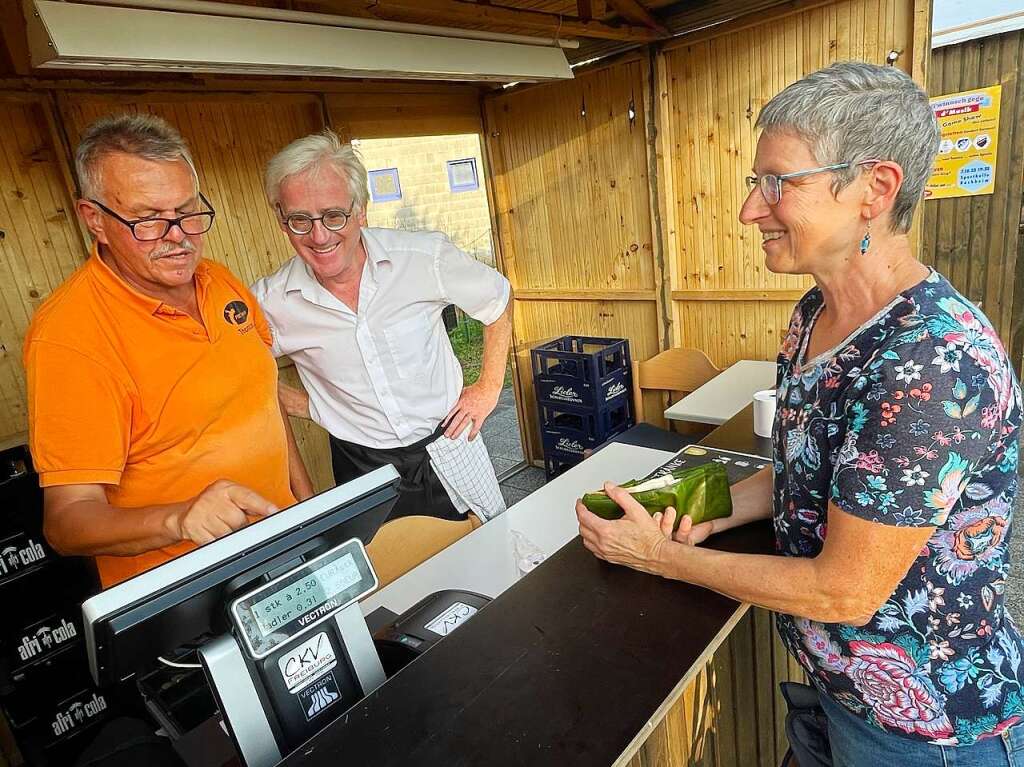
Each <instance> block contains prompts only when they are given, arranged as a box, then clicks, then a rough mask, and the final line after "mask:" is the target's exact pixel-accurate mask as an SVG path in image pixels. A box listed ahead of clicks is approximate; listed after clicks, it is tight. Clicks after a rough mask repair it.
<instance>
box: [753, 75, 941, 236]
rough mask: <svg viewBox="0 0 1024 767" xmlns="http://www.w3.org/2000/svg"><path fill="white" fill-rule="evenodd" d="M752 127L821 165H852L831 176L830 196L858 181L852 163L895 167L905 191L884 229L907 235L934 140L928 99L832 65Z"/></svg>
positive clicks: (909, 84) (787, 92)
mask: <svg viewBox="0 0 1024 767" xmlns="http://www.w3.org/2000/svg"><path fill="white" fill-rule="evenodd" d="M757 127H759V128H762V129H763V130H764V131H765V132H772V131H778V132H789V133H792V134H794V135H796V136H797V137H799V138H801V139H802V140H804V141H806V142H807V144H808V146H809V147H810V150H811V153H812V154H813V155H814V157H815V159H816V160H817V161H818V162H819V163H820V164H821V165H832V164H838V163H846V162H848V163H851V166H850V168H849V169H847V170H843V171H838V172H837V173H836V175H835V179H836V180H835V182H834V183H833V186H832V190H833V193H835V194H838V192H839V190H841V189H842V188H843V187H845V186H846V185H847V184H849V183H851V182H852V181H853V180H854V179H855V178H856V177H857V174H858V172H859V171H860V168H858V167H857V165H856V164H857V163H858V162H863V161H865V160H872V159H874V160H891V161H893V162H895V163H898V164H899V166H900V167H901V168H903V174H904V175H903V186H902V187H901V188H900V190H899V191H898V192H897V194H896V200H895V202H894V203H893V208H892V214H891V220H890V225H891V227H892V231H894V232H907V231H909V230H910V225H911V222H912V220H913V218H914V209H915V208H916V207H917V203H918V202H919V201H920V200H921V197H922V196H923V195H924V187H925V183H926V182H927V181H928V177H929V176H930V175H931V172H932V163H933V161H934V160H935V155H936V154H937V153H938V150H939V138H940V136H939V125H938V122H937V121H936V120H935V114H934V113H933V112H932V108H931V106H930V105H929V103H928V96H927V95H926V94H925V92H924V91H923V90H922V89H921V87H920V86H919V85H918V84H917V83H915V82H914V81H913V80H912V79H910V77H909V76H908V75H906V74H905V73H903V72H901V71H900V70H898V69H896V68H895V67H880V66H877V65H875V64H866V63H863V62H859V61H846V62H841V63H838V64H833V65H832V66H830V67H826V68H825V69H819V70H818V71H817V72H814V73H813V74H810V75H808V76H807V77H805V78H803V79H802V80H798V81H797V82H795V83H793V84H792V85H790V86H788V87H787V88H785V89H784V90H783V91H782V92H781V93H779V94H778V95H776V96H775V97H774V98H773V99H772V100H771V101H769V102H768V103H767V104H766V105H765V107H764V109H762V110H761V114H760V115H759V116H758V118H757Z"/></svg>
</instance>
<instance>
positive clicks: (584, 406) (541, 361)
mask: <svg viewBox="0 0 1024 767" xmlns="http://www.w3.org/2000/svg"><path fill="white" fill-rule="evenodd" d="M530 356H531V361H532V366H533V382H534V389H535V391H536V396H537V402H538V403H539V404H542V405H551V406H561V407H563V408H571V409H576V410H587V411H590V410H601V409H604V408H607V407H611V406H613V405H614V404H615V403H617V402H618V400H619V398H620V397H623V396H625V397H627V398H628V397H629V396H630V394H631V391H632V386H633V376H632V365H631V362H630V356H629V341H627V340H625V339H622V338H596V337H593V336H562V337H561V338H556V339H555V340H554V341H549V342H548V343H545V344H541V345H540V346H537V347H535V348H533V349H531V350H530Z"/></svg>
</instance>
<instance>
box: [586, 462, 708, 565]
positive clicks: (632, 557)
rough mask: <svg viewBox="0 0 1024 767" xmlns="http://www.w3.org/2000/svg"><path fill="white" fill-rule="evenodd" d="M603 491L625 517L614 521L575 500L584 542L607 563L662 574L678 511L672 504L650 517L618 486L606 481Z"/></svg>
mask: <svg viewBox="0 0 1024 767" xmlns="http://www.w3.org/2000/svg"><path fill="white" fill-rule="evenodd" d="M604 491H605V492H606V493H608V497H609V498H611V499H612V500H613V501H615V503H617V504H618V505H619V508H621V509H622V511H623V514H624V516H623V517H622V519H615V520H611V519H602V518H601V517H599V516H597V515H596V514H594V513H592V512H591V511H590V510H589V509H588V508H587V507H586V506H584V505H583V502H582V501H576V518H577V519H578V520H579V523H580V536H581V537H582V538H583V545H584V546H586V547H587V549H589V550H590V551H591V552H593V553H594V554H595V555H596V556H598V557H600V558H601V559H603V560H605V561H606V562H611V563H613V564H616V565H626V566H627V567H632V568H633V569H634V570H642V571H644V572H646V573H653V574H655V575H660V574H661V571H660V565H661V559H660V558H661V556H662V555H663V553H664V551H663V550H664V548H665V547H666V546H667V545H669V544H670V543H671V541H672V526H673V524H674V523H675V519H676V510H675V509H673V508H671V507H669V508H667V509H666V510H665V513H664V514H660V513H659V514H655V515H654V516H651V515H650V514H648V513H647V510H646V509H645V508H644V507H643V506H641V505H640V503H639V502H638V501H637V500H636V499H635V498H634V497H633V496H632V495H630V494H629V493H627V492H626V491H625V490H623V489H622V488H621V487H619V486H618V485H613V484H612V483H611V482H606V483H605V485H604ZM698 527H699V526H698Z"/></svg>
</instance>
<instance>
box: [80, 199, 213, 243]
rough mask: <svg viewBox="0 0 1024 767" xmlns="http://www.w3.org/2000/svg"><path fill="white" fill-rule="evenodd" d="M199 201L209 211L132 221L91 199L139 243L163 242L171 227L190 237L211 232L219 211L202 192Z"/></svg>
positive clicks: (91, 200)
mask: <svg viewBox="0 0 1024 767" xmlns="http://www.w3.org/2000/svg"><path fill="white" fill-rule="evenodd" d="M199 199H200V201H201V202H202V203H203V205H205V206H206V207H207V208H209V210H200V211H196V212H195V213H186V214H184V215H183V216H178V217H177V218H137V219H134V220H131V221H129V220H128V219H126V218H124V217H122V216H120V215H118V214H117V213H115V212H114V211H112V210H111V209H110V208H108V207H107V206H106V205H104V204H103V203H102V202H100V201H99V200H94V199H92V198H90V199H89V202H91V203H92V204H93V205H95V206H96V207H97V208H99V209H100V210H102V211H103V212H104V213H106V214H107V215H108V216H110V217H112V218H115V219H117V220H118V221H120V222H121V223H122V224H124V225H125V226H127V227H128V229H129V230H131V233H132V237H134V238H135V239H136V240H138V241H139V242H153V241H155V240H162V239H163V238H164V237H166V236H167V233H168V232H169V231H171V227H175V226H176V227H178V228H179V229H181V231H182V232H184V233H185V234H188V235H197V234H206V232H208V231H210V228H211V227H212V226H213V219H214V217H215V216H216V215H217V211H215V210H214V209H213V206H212V205H211V204H210V201H209V200H207V199H206V197H204V196H203V193H202V192H200V193H199Z"/></svg>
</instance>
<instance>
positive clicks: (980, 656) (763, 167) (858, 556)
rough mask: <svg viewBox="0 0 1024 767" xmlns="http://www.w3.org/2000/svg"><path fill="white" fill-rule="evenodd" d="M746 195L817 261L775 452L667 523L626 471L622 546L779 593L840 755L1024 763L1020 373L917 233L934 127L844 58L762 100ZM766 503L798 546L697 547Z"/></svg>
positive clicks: (597, 532) (640, 560)
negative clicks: (1015, 572) (918, 254)
mask: <svg viewBox="0 0 1024 767" xmlns="http://www.w3.org/2000/svg"><path fill="white" fill-rule="evenodd" d="M758 127H759V128H760V129H761V131H762V133H761V136H760V140H759V141H758V144H757V154H756V158H755V160H754V167H753V173H754V175H753V176H751V178H750V179H749V183H750V187H751V189H750V193H749V195H748V196H747V198H746V202H745V203H744V205H743V209H742V211H741V213H740V220H741V221H742V222H743V223H745V224H750V225H755V226H757V227H758V229H759V230H760V231H761V235H762V239H763V243H762V247H763V249H764V255H765V263H766V265H767V267H768V269H769V270H771V271H772V272H775V273H782V274H810V275H812V276H813V277H814V280H815V283H816V286H815V287H814V288H812V289H811V290H810V291H809V292H808V293H807V294H806V295H805V296H804V297H803V298H802V299H801V300H800V302H799V303H798V304H797V307H796V310H795V311H794V313H793V318H792V320H791V322H790V326H789V332H788V334H787V336H786V339H785V341H784V343H783V345H782V349H781V351H780V353H779V357H778V388H777V401H778V407H777V411H776V417H775V426H774V433H773V440H774V462H773V463H774V467H773V470H769V469H766V470H764V471H763V472H761V473H759V474H757V475H755V476H753V477H751V478H750V479H748V480H746V481H744V482H742V483H739V484H737V485H736V486H734V487H733V489H732V494H733V507H734V512H733V515H732V516H731V517H729V518H726V519H721V520H715V521H713V522H707V523H704V524H701V525H697V526H692V525H691V523H690V520H689V519H688V518H685V519H683V520H682V523H681V524H680V527H679V531H678V532H677V533H676V535H675V536H674V537H673V536H672V534H671V529H672V522H673V519H674V516H675V514H674V512H673V511H671V510H670V511H667V512H666V514H665V515H664V517H655V518H654V519H651V518H650V517H649V516H648V515H647V514H646V512H644V511H643V509H642V507H640V506H639V505H638V504H636V502H635V501H633V500H632V499H631V497H630V496H629V495H627V494H626V493H625V492H623V491H622V490H620V489H618V488H615V487H614V486H612V485H608V486H607V489H608V491H609V494H611V495H612V496H613V497H614V498H615V500H616V501H617V502H618V503H619V505H620V506H622V507H623V509H624V511H625V516H624V517H623V518H622V519H620V520H616V521H607V520H603V519H600V518H598V517H596V516H594V515H592V514H590V512H588V511H587V510H586V508H585V507H583V506H582V504H578V505H577V514H578V516H579V520H580V532H581V535H582V536H583V539H584V542H585V544H586V545H587V547H588V548H589V549H590V550H591V551H593V552H594V553H595V554H597V556H599V557H602V558H603V559H606V560H608V561H611V562H616V563H620V564H625V565H629V566H631V567H634V568H637V569H640V570H644V571H647V572H651V573H656V574H658V575H662V576H665V577H668V578H677V579H680V580H685V581H688V582H691V583H696V584H699V585H702V586H706V587H708V588H712V589H715V590H716V591H720V592H722V593H724V594H727V595H729V596H731V597H734V598H736V599H739V600H743V601H746V602H751V603H753V604H756V605H760V606H762V607H765V608H768V609H770V610H774V611H776V612H777V613H778V629H779V632H780V634H781V635H782V638H783V641H784V642H785V644H786V646H787V647H788V649H789V651H790V652H791V653H792V654H793V655H794V656H795V657H796V658H797V659H798V660H799V662H800V664H801V666H802V667H803V668H804V669H805V670H806V672H807V674H808V676H809V678H810V679H811V681H812V682H813V684H814V685H815V686H816V688H817V690H818V694H819V698H820V701H821V705H822V708H823V709H824V711H825V713H826V714H827V716H828V719H829V725H830V726H829V733H830V741H831V748H832V755H833V759H834V762H835V764H836V765H840V766H841V767H867V766H868V765H882V764H884V765H892V766H893V767H895V766H896V765H900V766H903V765H907V766H916V765H922V766H924V765H928V766H931V765H936V766H940V765H941V766H945V765H950V764H970V765H972V767H988V766H989V765H1024V725H1018V723H1019V722H1020V721H1021V719H1022V717H1024V689H1022V683H1024V668H1022V664H1021V658H1022V656H1024V641H1022V638H1021V634H1020V632H1019V631H1018V629H1017V626H1016V625H1015V624H1014V622H1013V620H1012V619H1011V617H1010V615H1009V613H1007V612H1006V610H1005V608H1004V604H1003V589H1004V586H1005V584H1006V581H1007V577H1008V574H1009V549H1008V546H1007V543H1008V537H1009V532H1010V529H1011V519H1012V510H1013V503H1014V498H1015V495H1016V493H1017V476H1018V475H1017V470H1018V452H1017V451H1018V442H1019V437H1020V426H1021V391H1020V387H1019V385H1018V383H1017V380H1016V378H1015V377H1014V373H1013V370H1012V368H1011V366H1010V364H1009V362H1008V360H1007V357H1006V353H1005V351H1004V349H1003V346H1002V344H1001V343H1000V341H999V338H998V337H997V335H996V333H995V331H994V330H993V329H992V325H991V324H990V323H989V321H988V319H987V318H986V317H985V316H984V315H983V314H982V313H981V311H979V310H978V308H977V307H975V306H974V305H973V304H971V302H970V301H968V300H967V299H966V298H964V297H963V296H962V295H960V294H959V293H958V292H957V291H956V290H955V289H954V288H953V287H952V286H951V285H950V284H949V282H948V281H947V280H946V279H945V278H944V277H943V276H942V275H940V274H938V273H937V272H935V271H933V270H931V269H930V268H929V267H927V266H925V265H923V264H922V263H920V262H919V261H918V260H917V259H916V258H915V256H914V251H913V249H912V248H911V245H910V242H909V240H908V236H907V232H908V231H909V230H910V225H911V220H912V217H913V214H914V209H915V207H916V206H917V204H918V202H919V201H920V200H921V197H922V195H923V192H924V186H925V181H926V180H927V178H928V175H929V173H930V170H931V167H932V161H933V159H934V157H935V153H936V151H937V147H938V142H939V133H938V127H937V125H936V122H935V118H934V116H933V114H932V111H931V109H930V107H929V104H928V99H927V97H926V96H925V94H924V92H923V91H922V90H921V89H920V88H919V87H918V86H917V85H915V84H914V82H913V81H912V80H911V79H910V78H909V77H907V76H906V75H905V74H903V73H902V72H900V71H898V70H896V69H895V68H892V67H878V66H873V65H869V64H861V63H844V64H836V65H833V66H831V67H828V68H827V69H823V70H821V71H819V72H816V73H814V74H812V75H810V76H808V77H805V78H804V79H803V80H800V81H799V82H796V83H794V84H792V85H790V86H789V87H788V88H786V89H785V90H784V91H782V92H781V93H780V94H779V95H777V96H776V97H775V98H774V99H772V100H771V101H770V102H769V103H768V104H767V105H766V106H765V108H764V110H763V111H762V112H761V114H760V116H759V119H758ZM768 517H771V518H772V520H773V521H774V527H775V536H776V546H777V549H778V552H779V553H780V554H783V555H785V556H777V557H768V556H754V555H743V554H732V553H726V552H719V551H713V550H711V549H706V548H702V547H700V546H698V545H697V544H699V543H700V542H702V541H703V540H704V539H705V538H707V537H708V536H709V535H711V534H712V533H714V532H718V531H721V530H724V529H727V528H729V527H734V526H736V525H740V524H744V523H746V522H750V521H752V520H755V519H764V518H768Z"/></svg>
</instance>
